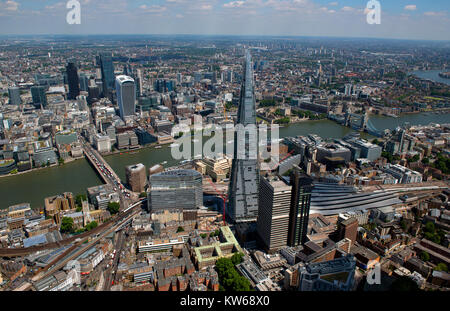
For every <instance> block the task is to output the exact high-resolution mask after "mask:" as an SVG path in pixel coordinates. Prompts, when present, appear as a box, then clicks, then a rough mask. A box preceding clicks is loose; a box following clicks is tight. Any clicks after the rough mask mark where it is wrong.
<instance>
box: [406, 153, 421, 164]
mask: <svg viewBox="0 0 450 311" xmlns="http://www.w3.org/2000/svg"><path fill="white" fill-rule="evenodd" d="M419 160H420V156H419V155H418V154H416V155H415V156H413V157H411V158H409V159H408V163H413V162H417V161H419Z"/></svg>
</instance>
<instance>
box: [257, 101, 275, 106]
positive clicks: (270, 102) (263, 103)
mask: <svg viewBox="0 0 450 311" xmlns="http://www.w3.org/2000/svg"><path fill="white" fill-rule="evenodd" d="M276 105H277V102H276V100H275V99H263V100H262V101H260V102H259V107H273V106H276Z"/></svg>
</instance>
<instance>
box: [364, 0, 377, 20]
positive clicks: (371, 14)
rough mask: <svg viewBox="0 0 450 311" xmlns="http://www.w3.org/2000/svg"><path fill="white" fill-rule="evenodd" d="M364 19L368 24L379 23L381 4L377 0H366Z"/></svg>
mask: <svg viewBox="0 0 450 311" xmlns="http://www.w3.org/2000/svg"><path fill="white" fill-rule="evenodd" d="M364 13H365V14H366V20H367V23H368V24H369V25H374V24H377V25H379V24H381V4H380V1H378V0H370V1H369V2H367V6H366V10H365V11H364Z"/></svg>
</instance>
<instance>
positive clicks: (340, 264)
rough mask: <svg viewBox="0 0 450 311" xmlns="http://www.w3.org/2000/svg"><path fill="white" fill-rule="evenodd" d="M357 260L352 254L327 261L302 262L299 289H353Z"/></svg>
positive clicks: (299, 273) (299, 272) (299, 271)
mask: <svg viewBox="0 0 450 311" xmlns="http://www.w3.org/2000/svg"><path fill="white" fill-rule="evenodd" d="M355 269H356V260H355V258H354V257H353V256H352V255H347V256H345V257H341V258H337V259H334V260H330V261H325V262H317V263H306V264H301V265H300V266H299V269H298V290H299V291H350V290H352V289H353V285H354V277H355Z"/></svg>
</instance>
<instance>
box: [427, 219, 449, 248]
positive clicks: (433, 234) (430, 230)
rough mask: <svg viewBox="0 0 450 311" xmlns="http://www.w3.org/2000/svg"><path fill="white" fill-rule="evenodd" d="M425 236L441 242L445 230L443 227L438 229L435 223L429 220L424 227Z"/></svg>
mask: <svg viewBox="0 0 450 311" xmlns="http://www.w3.org/2000/svg"><path fill="white" fill-rule="evenodd" d="M423 232H424V236H425V238H426V239H427V240H430V241H431V242H434V243H436V244H441V242H442V241H444V238H445V232H444V231H443V230H441V229H438V230H436V227H435V225H434V223H432V222H431V221H429V222H427V223H426V225H425V227H424V229H423Z"/></svg>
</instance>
